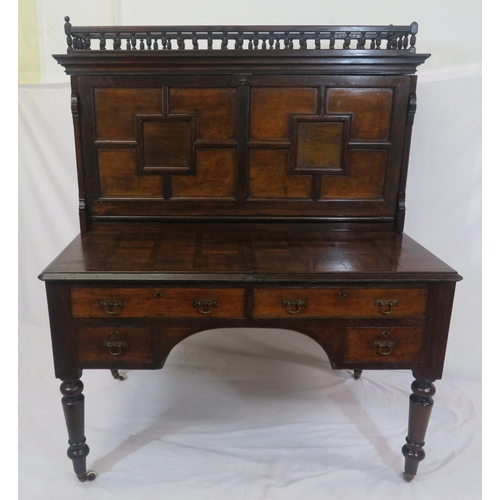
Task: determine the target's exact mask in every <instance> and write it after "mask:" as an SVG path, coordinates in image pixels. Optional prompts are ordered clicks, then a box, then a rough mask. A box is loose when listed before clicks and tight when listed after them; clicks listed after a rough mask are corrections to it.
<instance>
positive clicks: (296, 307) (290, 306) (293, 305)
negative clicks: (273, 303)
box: [281, 299, 307, 314]
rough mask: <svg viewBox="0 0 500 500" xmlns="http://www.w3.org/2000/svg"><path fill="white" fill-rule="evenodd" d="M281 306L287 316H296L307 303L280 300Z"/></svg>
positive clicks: (303, 301)
mask: <svg viewBox="0 0 500 500" xmlns="http://www.w3.org/2000/svg"><path fill="white" fill-rule="evenodd" d="M281 305H282V306H283V307H284V309H285V311H286V312H287V313H288V314H298V313H299V312H300V311H301V310H302V308H303V307H307V301H305V300H287V299H282V301H281Z"/></svg>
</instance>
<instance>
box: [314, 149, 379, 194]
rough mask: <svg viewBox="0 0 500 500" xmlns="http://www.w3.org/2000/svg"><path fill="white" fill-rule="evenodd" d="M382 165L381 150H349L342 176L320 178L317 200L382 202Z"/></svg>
mask: <svg viewBox="0 0 500 500" xmlns="http://www.w3.org/2000/svg"><path fill="white" fill-rule="evenodd" d="M386 163H387V151H386V150H385V149H379V150H376V149H369V150H362V149H356V150H351V151H349V153H348V155H347V168H346V170H347V174H346V175H323V176H322V177H321V198H322V199H326V200H333V199H383V194H384V183H385V174H386Z"/></svg>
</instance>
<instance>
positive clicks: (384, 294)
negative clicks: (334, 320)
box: [253, 287, 427, 318]
mask: <svg viewBox="0 0 500 500" xmlns="http://www.w3.org/2000/svg"><path fill="white" fill-rule="evenodd" d="M426 303H427V290H426V289H425V288H387V287H385V288H383V287H381V288H280V289H274V288H267V289H264V288H261V289H256V290H255V291H254V311H253V315H254V318H293V317H295V318H298V317H304V318H307V317H391V316H396V317H402V316H406V317H423V316H425V309H426Z"/></svg>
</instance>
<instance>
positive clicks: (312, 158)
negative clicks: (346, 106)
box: [297, 122, 344, 169]
mask: <svg viewBox="0 0 500 500" xmlns="http://www.w3.org/2000/svg"><path fill="white" fill-rule="evenodd" d="M343 130H344V126H343V124H342V123H321V122H310V123H307V122H302V123H299V124H298V125H297V167H298V168H333V169H340V166H341V157H342V135H343V134H342V133H343Z"/></svg>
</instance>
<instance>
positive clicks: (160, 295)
mask: <svg viewBox="0 0 500 500" xmlns="http://www.w3.org/2000/svg"><path fill="white" fill-rule="evenodd" d="M65 33H66V37H67V43H68V50H67V54H60V55H56V56H54V57H55V58H56V59H57V61H58V62H59V63H60V64H62V65H63V66H64V67H65V69H66V72H67V73H68V74H69V75H70V76H71V112H72V114H73V123H74V133H75V146H76V149H75V150H76V160H77V170H78V184H79V214H80V225H81V233H80V234H79V235H78V236H77V237H76V238H75V240H74V241H72V242H71V243H70V244H69V245H68V246H67V247H66V248H65V249H64V250H63V251H62V252H61V254H60V255H59V256H57V257H56V259H55V260H54V261H53V262H52V263H51V264H49V266H48V267H47V268H46V269H45V270H44V271H43V272H42V273H41V275H40V279H42V280H44V281H45V285H46V291H47V301H48V308H49V317H50V329H51V336H52V348H53V356H54V366H55V375H56V377H57V378H59V379H61V381H62V384H61V393H62V396H63V397H62V404H63V410H64V415H65V419H66V424H67V430H68V436H69V448H68V456H69V458H70V459H71V460H72V462H73V467H74V470H75V473H76V475H77V477H78V478H79V479H80V480H81V481H86V480H93V479H95V477H96V473H95V472H94V471H88V470H87V467H86V457H87V456H88V454H89V447H88V445H87V444H86V438H85V430H84V396H83V383H82V381H81V376H82V372H83V370H86V369H107V370H111V373H112V375H113V376H114V377H115V378H117V379H119V380H125V378H126V376H125V374H124V373H123V372H121V371H120V370H123V369H127V370H135V369H161V368H162V367H163V365H164V363H165V361H166V360H167V358H168V355H169V353H170V351H171V350H172V349H173V348H174V347H175V346H176V345H177V344H178V343H179V342H181V341H182V340H183V339H185V338H187V337H188V336H191V335H193V334H196V333H198V332H201V331H204V330H209V329H214V328H227V327H230V328H237V327H246V328H249V327H251V328H280V329H285V330H291V331H294V332H299V333H302V334H304V335H307V336H308V337H310V338H311V339H312V340H314V341H316V342H317V343H318V344H319V345H320V346H321V347H322V349H323V350H324V351H325V354H326V356H327V357H328V359H329V362H330V364H331V366H332V368H334V369H350V370H353V372H354V378H359V377H361V375H362V371H363V370H375V369H383V370H391V369H398V370H399V369H408V370H412V372H413V375H414V377H415V381H414V382H413V384H412V386H411V394H410V405H409V421H408V435H407V437H406V443H405V444H404V446H403V450H402V451H403V455H404V458H405V466H404V474H403V477H404V478H405V479H406V480H407V481H410V480H412V479H413V478H414V476H415V475H416V473H417V468H418V464H419V462H420V461H421V460H422V459H423V458H424V456H425V454H424V450H423V446H424V439H425V433H426V429H427V425H428V422H429V418H430V413H431V409H432V405H433V395H434V392H435V388H434V385H433V382H434V381H435V380H437V379H440V378H441V377H442V373H443V365H444V359H445V353H446V343H447V337H448V329H449V324H450V318H451V312H452V305H453V296H454V290H455V285H456V282H457V281H459V280H460V279H461V277H460V276H459V275H458V274H457V272H456V271H455V270H453V269H452V268H450V267H449V266H448V265H446V264H445V263H444V262H442V261H441V260H439V259H438V258H437V257H435V256H434V255H432V254H431V253H430V252H428V251H427V250H426V249H425V248H423V247H422V246H421V245H420V244H418V243H417V242H416V241H414V240H413V239H411V238H410V237H409V236H408V235H406V234H404V232H403V228H404V216H405V186H406V176H407V167H408V159H409V150H410V149H409V148H410V137H411V129H412V124H413V119H414V115H415V110H416V76H415V74H414V73H415V71H416V68H417V66H418V65H419V64H422V63H423V62H424V61H425V59H426V58H427V57H428V55H426V54H423V55H422V54H418V53H417V52H416V33H417V25H416V23H413V24H411V25H410V26H392V25H391V26H314V27H312V26H295V27H291V26H272V27H271V26H267V27H264V26H239V27H224V26H197V27H192V26H175V27H167V26H149V27H144V26H135V27H109V26H103V27H75V26H72V25H71V24H70V22H69V18H66V23H65Z"/></svg>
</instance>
